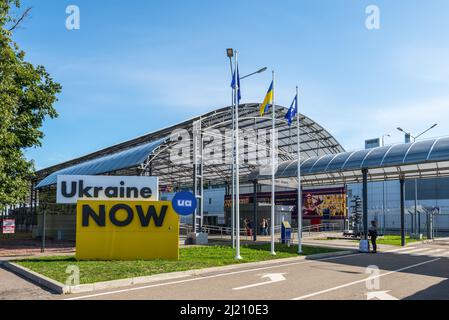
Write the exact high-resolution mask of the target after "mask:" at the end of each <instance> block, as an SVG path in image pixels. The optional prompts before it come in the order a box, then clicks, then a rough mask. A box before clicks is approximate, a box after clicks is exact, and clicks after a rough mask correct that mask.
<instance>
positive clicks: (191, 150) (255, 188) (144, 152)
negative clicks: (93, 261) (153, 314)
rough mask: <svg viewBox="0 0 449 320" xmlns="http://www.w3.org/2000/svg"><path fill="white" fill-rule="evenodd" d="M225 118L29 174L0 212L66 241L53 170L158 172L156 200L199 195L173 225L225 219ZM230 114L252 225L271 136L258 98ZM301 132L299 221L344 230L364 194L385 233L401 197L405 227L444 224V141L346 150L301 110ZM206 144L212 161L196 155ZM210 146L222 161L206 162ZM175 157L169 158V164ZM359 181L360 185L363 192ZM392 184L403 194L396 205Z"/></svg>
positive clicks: (262, 210)
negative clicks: (260, 160)
mask: <svg viewBox="0 0 449 320" xmlns="http://www.w3.org/2000/svg"><path fill="white" fill-rule="evenodd" d="M286 111H287V108H285V107H282V106H276V130H277V132H278V136H277V141H278V143H277V154H278V158H279V166H278V169H277V172H276V186H277V187H276V218H275V225H278V224H280V221H281V220H282V219H288V220H290V221H291V222H292V225H293V226H295V225H297V219H298V209H297V200H296V199H297V198H296V194H297V191H296V185H297V182H296V178H295V177H296V167H297V162H296V159H297V143H296V128H295V125H296V124H294V125H293V126H292V127H290V126H289V125H288V123H287V121H286V120H285V119H284V115H285V113H286ZM232 117H233V112H232V108H231V107H224V108H221V109H217V110H214V111H211V112H208V113H206V114H203V115H201V116H198V117H195V118H193V119H189V120H186V121H183V122H181V123H178V124H175V125H173V126H171V127H167V128H164V129H162V130H158V131H155V132H151V133H148V134H146V135H143V136H141V137H138V138H135V139H132V140H129V141H125V142H123V143H120V144H117V145H114V146H111V147H108V148H105V149H102V150H98V151H96V152H93V153H91V154H88V155H85V156H82V157H79V158H76V159H73V160H70V161H66V162H63V163H60V164H57V165H54V166H52V167H49V168H45V169H43V170H39V171H38V172H37V173H36V177H35V179H33V181H31V186H30V195H29V198H28V201H27V203H24V204H23V205H21V206H16V207H12V208H9V209H8V211H7V212H3V213H2V214H3V215H9V216H11V217H15V218H16V225H17V227H18V229H19V230H20V229H22V230H28V231H32V232H33V234H34V236H36V237H39V236H41V235H42V225H43V223H42V220H43V212H45V214H46V215H45V216H46V235H47V236H48V237H52V238H55V239H68V240H73V239H74V237H75V206H74V205H62V204H56V192H55V184H56V177H57V176H58V175H71V174H73V175H125V176H126V175H147V176H149V175H151V176H157V177H159V180H160V184H159V189H160V190H159V191H160V198H161V200H169V199H171V197H172V196H173V194H174V192H177V191H180V190H192V191H193V192H194V193H195V194H196V195H197V197H198V199H200V200H201V201H200V204H199V209H198V211H199V212H198V214H197V215H196V217H187V218H183V220H182V223H186V224H194V225H197V226H200V227H201V226H203V225H229V224H230V217H231V212H232V211H231V210H230V208H231V205H230V204H231V203H232V199H231V196H230V195H231V190H232V184H231V181H232V170H231V168H232V166H231V163H230V162H229V161H226V159H228V160H229V153H231V152H232V147H231V137H232ZM239 118H240V120H239V128H240V130H241V131H242V134H241V139H240V141H241V143H240V144H241V150H242V152H241V161H240V162H241V164H240V183H241V190H240V194H241V196H240V207H241V219H242V220H243V219H249V220H250V221H253V222H254V221H255V222H256V223H255V225H256V226H257V225H258V224H259V223H260V221H261V219H262V218H263V217H269V211H270V206H271V203H270V202H271V200H270V196H269V195H270V190H271V189H270V183H271V181H270V180H269V178H268V177H267V176H266V173H264V172H262V171H261V167H260V166H259V165H258V164H257V163H256V162H255V161H252V160H254V159H255V158H257V156H258V155H259V152H260V147H261V146H262V151H264V152H266V153H268V154H269V153H270V150H269V149H270V148H269V146H270V144H269V139H270V138H271V137H270V136H266V137H265V136H264V137H263V139H262V140H260V139H259V136H258V134H257V133H258V132H263V131H269V130H270V129H271V116H263V117H260V116H259V104H255V103H253V104H244V105H241V106H240V108H239ZM254 132H256V136H253V135H252V133H254ZM300 137H301V174H302V176H303V179H302V184H303V193H302V194H303V207H302V210H301V211H302V215H303V219H304V226H308V225H316V224H323V223H328V222H332V223H336V224H340V225H341V226H342V228H343V227H348V219H349V215H350V206H351V200H352V199H353V198H354V197H355V196H360V197H361V198H364V199H365V200H366V201H365V202H366V209H367V210H368V215H369V219H371V220H373V219H376V220H377V221H378V223H379V227H380V229H381V230H382V231H383V232H385V233H387V232H397V231H398V230H400V224H401V223H400V222H401V221H400V219H401V212H402V211H401V204H403V207H404V208H403V211H405V212H406V215H405V218H406V221H405V228H406V231H407V232H409V233H416V232H417V231H421V232H422V233H424V232H425V230H426V227H427V225H428V216H429V215H430V216H431V217H433V227H434V228H435V232H436V234H438V233H439V234H444V233H445V232H448V231H449V222H448V221H449V191H448V190H449V178H446V177H445V176H447V175H449V170H448V167H449V161H448V160H449V140H448V139H444V138H443V139H437V140H429V141H427V140H426V141H419V142H416V143H411V144H401V145H394V146H386V147H379V148H373V149H371V150H360V151H355V152H345V149H344V148H343V146H341V145H340V143H339V142H338V141H337V139H335V138H334V137H333V136H332V135H331V134H330V133H329V132H328V131H327V130H326V129H325V128H323V127H322V126H320V125H319V124H318V123H317V122H315V121H314V120H312V119H310V118H309V117H307V116H305V115H300ZM180 145H182V148H179V146H180ZM211 146H212V147H211ZM266 146H268V147H266ZM64 147H65V146H61V151H62V152H63V151H64V150H63V148H64ZM67 147H68V146H67ZM263 148H265V150H264V149H263ZM211 150H212V153H214V154H215V157H213V159H214V161H210V160H203V159H206V157H205V153H207V152H211ZM218 153H219V154H220V155H221V156H222V158H224V159H225V161H215V160H216V159H217V157H216V155H217V154H218ZM174 155H175V156H176V158H177V161H176V163H174V162H173V161H172V160H173V156H174ZM429 163H431V164H429ZM362 169H363V170H362ZM365 169H366V170H365ZM401 181H403V183H401ZM363 183H367V184H368V188H366V189H367V194H366V195H364V194H363V192H362V191H363V188H362V184H363ZM401 190H403V194H404V196H405V198H404V199H402V200H403V201H402V202H401ZM418 221H419V223H418ZM419 229H420V230H419Z"/></svg>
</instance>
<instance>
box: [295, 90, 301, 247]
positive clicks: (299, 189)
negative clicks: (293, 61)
mask: <svg viewBox="0 0 449 320" xmlns="http://www.w3.org/2000/svg"><path fill="white" fill-rule="evenodd" d="M298 99H299V94H298V86H296V130H297V131H296V132H297V139H298V141H297V143H298V148H297V149H298V150H297V151H298V164H297V165H298V169H297V171H298V203H297V211H298V254H301V253H302V189H301V140H300V130H299V102H298Z"/></svg>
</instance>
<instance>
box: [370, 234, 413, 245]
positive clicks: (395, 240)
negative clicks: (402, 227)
mask: <svg viewBox="0 0 449 320" xmlns="http://www.w3.org/2000/svg"><path fill="white" fill-rule="evenodd" d="M418 241H420V240H418V239H413V238H410V236H406V237H405V243H412V242H418ZM377 243H378V244H388V245H392V246H400V245H401V236H392V235H387V236H383V237H381V238H377Z"/></svg>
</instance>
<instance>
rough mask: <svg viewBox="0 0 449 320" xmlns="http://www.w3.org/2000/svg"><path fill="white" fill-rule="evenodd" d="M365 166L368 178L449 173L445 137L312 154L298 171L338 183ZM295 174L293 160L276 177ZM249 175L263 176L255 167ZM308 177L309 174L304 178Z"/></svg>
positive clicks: (448, 146)
mask: <svg viewBox="0 0 449 320" xmlns="http://www.w3.org/2000/svg"><path fill="white" fill-rule="evenodd" d="M362 169H368V170H369V171H368V172H369V175H370V176H371V178H372V180H373V179H375V178H376V177H377V178H378V179H387V178H396V179H397V178H398V176H399V175H400V174H403V175H404V174H405V175H407V174H408V175H409V176H412V175H413V176H419V177H422V176H438V175H449V138H448V137H445V138H438V139H432V140H422V141H417V142H413V143H408V144H396V145H392V146H387V147H379V148H374V149H366V150H358V151H353V152H343V153H338V154H328V155H323V156H319V157H312V158H309V159H307V160H304V161H303V162H302V163H301V175H302V176H304V177H305V181H312V180H315V181H316V182H317V183H332V182H333V183H338V182H349V181H358V180H359V178H360V177H361V170H362ZM296 176H297V161H296V160H290V161H285V162H282V163H281V164H280V165H279V166H278V170H277V172H276V177H277V178H294V177H296ZM250 177H251V179H264V178H266V176H265V177H264V176H263V175H261V174H259V172H258V170H256V171H254V172H253V173H252V174H251V176H250ZM308 177H310V178H308Z"/></svg>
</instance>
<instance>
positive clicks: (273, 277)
mask: <svg viewBox="0 0 449 320" xmlns="http://www.w3.org/2000/svg"><path fill="white" fill-rule="evenodd" d="M284 274H286V273H267V274H264V275H263V276H262V277H261V278H262V279H264V278H269V279H270V281H265V282H260V283H254V284H250V285H247V286H243V287H237V288H232V290H243V289H248V288H254V287H259V286H264V285H266V284H271V283H276V282H281V281H284V280H286V279H285V277H284Z"/></svg>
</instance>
